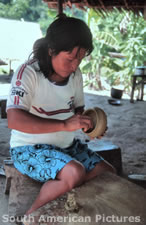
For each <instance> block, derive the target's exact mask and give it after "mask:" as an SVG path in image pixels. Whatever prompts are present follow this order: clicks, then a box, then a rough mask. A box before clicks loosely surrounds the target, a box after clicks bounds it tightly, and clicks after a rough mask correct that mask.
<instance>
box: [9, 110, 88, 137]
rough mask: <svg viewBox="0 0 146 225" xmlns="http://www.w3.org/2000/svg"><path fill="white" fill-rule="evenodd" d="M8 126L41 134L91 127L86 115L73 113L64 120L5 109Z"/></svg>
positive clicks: (25, 131)
mask: <svg viewBox="0 0 146 225" xmlns="http://www.w3.org/2000/svg"><path fill="white" fill-rule="evenodd" d="M7 118H8V127H9V128H10V129H15V130H18V131H21V132H24V133H31V134H42V133H53V132H58V131H75V130H78V129H82V128H84V130H88V129H89V128H91V127H92V122H91V120H90V118H89V117H88V116H82V115H74V116H72V117H70V118H68V119H66V120H57V119H45V118H41V117H38V116H35V115H33V114H31V113H29V112H27V111H25V110H23V109H15V108H11V109H8V110H7Z"/></svg>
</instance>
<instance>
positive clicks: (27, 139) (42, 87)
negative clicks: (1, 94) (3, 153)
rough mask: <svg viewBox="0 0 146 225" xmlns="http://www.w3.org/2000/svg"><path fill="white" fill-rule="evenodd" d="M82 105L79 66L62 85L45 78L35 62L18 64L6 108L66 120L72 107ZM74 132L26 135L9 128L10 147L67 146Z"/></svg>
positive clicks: (81, 82) (72, 112) (72, 111)
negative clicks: (36, 145) (10, 130)
mask: <svg viewBox="0 0 146 225" xmlns="http://www.w3.org/2000/svg"><path fill="white" fill-rule="evenodd" d="M80 106H84V94H83V80H82V74H81V72H80V70H79V69H77V71H76V72H75V73H72V74H71V75H70V77H69V80H68V83H67V84H66V85H64V86H59V85H56V84H54V83H52V82H50V81H49V80H48V79H46V78H45V77H44V75H43V74H42V72H40V70H39V65H38V62H37V61H34V60H31V61H29V62H27V63H25V64H23V65H21V66H20V67H19V68H18V69H17V71H16V72H15V74H14V75H13V78H12V81H11V87H10V91H9V96H8V100H7V109H9V108H20V109H24V110H26V111H28V112H30V113H32V114H34V115H37V116H39V117H43V118H53V119H62V120H64V119H67V118H69V117H71V116H72V115H74V109H75V108H77V107H80ZM74 136H75V132H65V131H59V132H53V133H43V134H28V133H24V132H20V131H17V130H12V132H11V139H10V146H11V147H17V146H24V145H34V144H54V145H56V146H59V147H61V148H66V147H68V146H69V145H70V144H71V143H72V141H73V139H74Z"/></svg>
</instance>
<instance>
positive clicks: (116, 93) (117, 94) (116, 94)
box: [111, 88, 123, 99]
mask: <svg viewBox="0 0 146 225" xmlns="http://www.w3.org/2000/svg"><path fill="white" fill-rule="evenodd" d="M122 95H123V90H120V89H116V88H112V89H111V97H112V98H117V99H121V97H122Z"/></svg>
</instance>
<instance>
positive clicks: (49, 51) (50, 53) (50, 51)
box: [48, 48, 53, 56]
mask: <svg viewBox="0 0 146 225" xmlns="http://www.w3.org/2000/svg"><path fill="white" fill-rule="evenodd" d="M52 52H53V51H52V49H51V48H49V49H48V54H49V56H52Z"/></svg>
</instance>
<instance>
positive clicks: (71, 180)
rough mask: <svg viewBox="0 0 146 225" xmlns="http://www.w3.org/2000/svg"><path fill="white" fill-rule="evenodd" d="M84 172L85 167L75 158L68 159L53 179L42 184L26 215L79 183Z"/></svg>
mask: <svg viewBox="0 0 146 225" xmlns="http://www.w3.org/2000/svg"><path fill="white" fill-rule="evenodd" d="M85 174H86V172H85V168H84V166H83V165H82V164H81V163H79V162H77V161H75V160H72V161H70V162H69V163H68V164H66V165H65V167H64V168H63V169H62V170H61V171H60V172H59V173H58V174H57V177H56V179H55V180H50V181H47V182H46V183H45V184H43V186H42V188H41V190H40V193H39V195H38V196H37V198H36V200H35V201H34V203H33V204H32V206H31V208H30V209H29V210H28V211H27V212H26V215H28V214H30V213H32V212H33V211H35V210H36V209H38V208H40V207H41V206H43V205H45V204H46V203H48V202H49V201H51V200H54V199H56V198H57V197H59V196H61V195H63V194H64V193H66V192H68V191H70V190H71V189H72V188H74V187H75V186H78V185H80V184H81V183H82V182H83V181H84V179H85Z"/></svg>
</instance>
